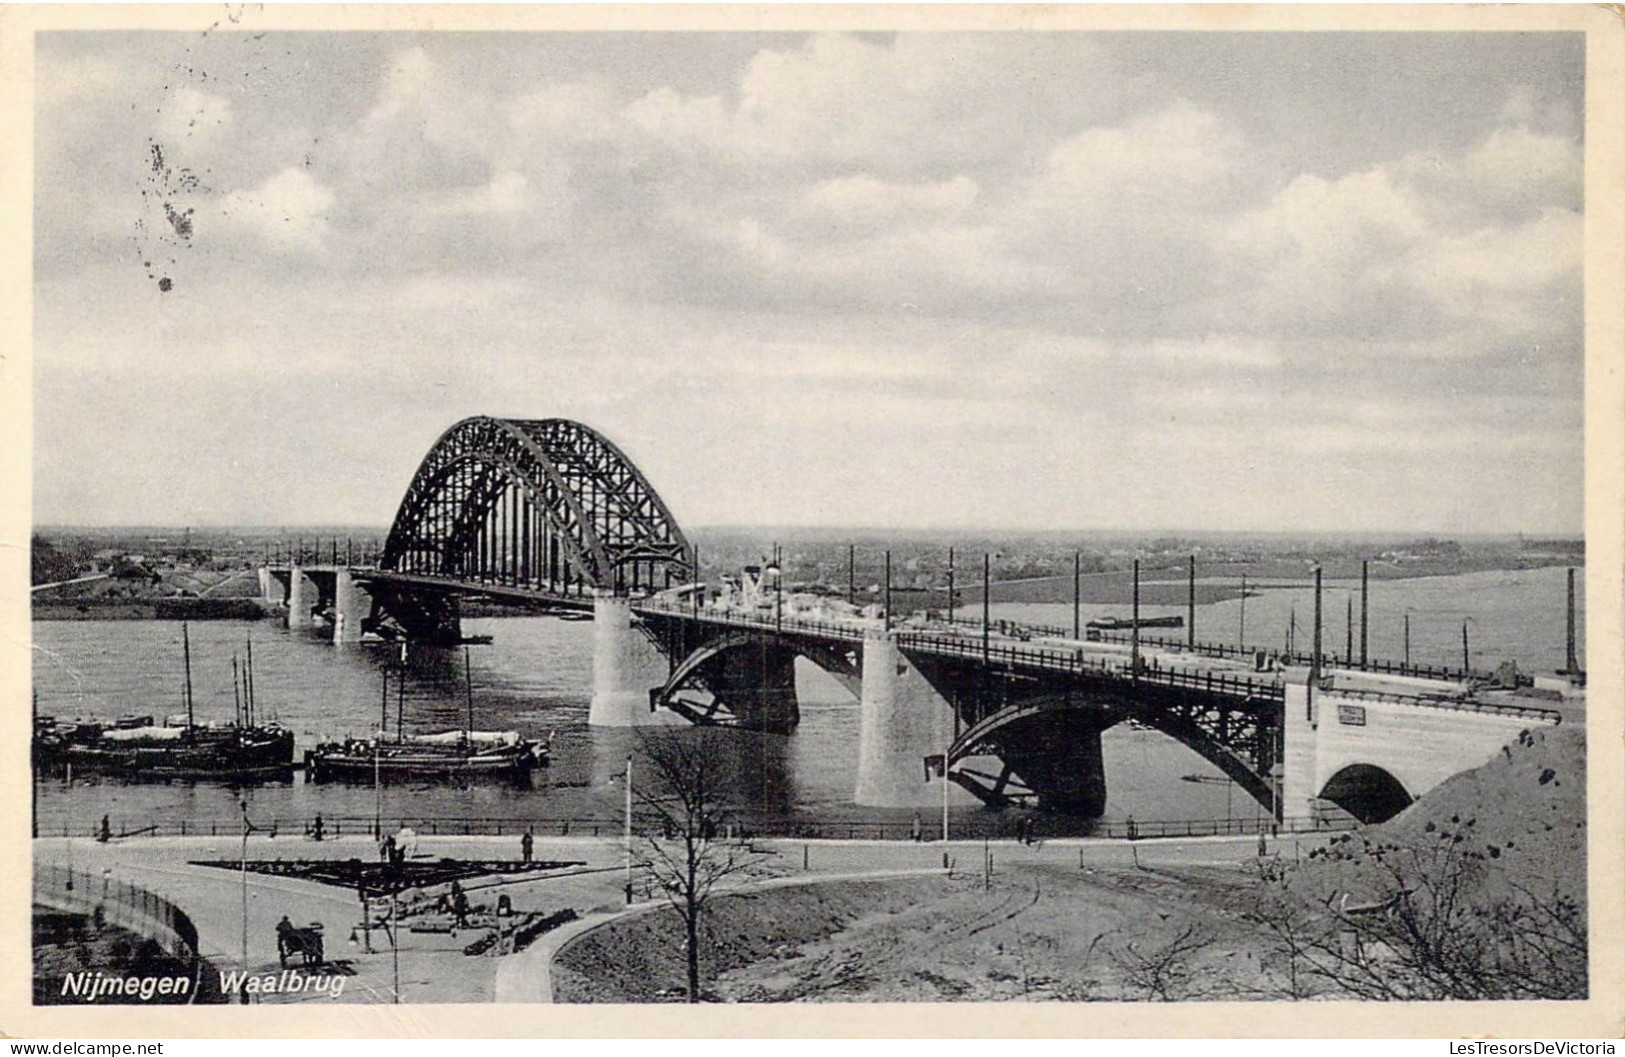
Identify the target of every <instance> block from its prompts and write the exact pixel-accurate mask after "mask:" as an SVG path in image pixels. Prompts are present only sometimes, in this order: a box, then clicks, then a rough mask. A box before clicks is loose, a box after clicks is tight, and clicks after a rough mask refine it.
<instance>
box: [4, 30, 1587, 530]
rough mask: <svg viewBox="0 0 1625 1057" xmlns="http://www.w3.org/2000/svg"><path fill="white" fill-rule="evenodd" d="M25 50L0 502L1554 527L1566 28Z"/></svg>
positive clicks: (1576, 525) (1566, 425)
mask: <svg viewBox="0 0 1625 1057" xmlns="http://www.w3.org/2000/svg"><path fill="white" fill-rule="evenodd" d="M37 39H38V44H37V53H36V56H37V72H36V104H35V105H36V148H35V174H36V178H35V179H36V183H35V260H34V266H35V286H34V292H35V324H34V336H35V348H34V431H35V482H34V493H35V494H34V500H35V507H34V518H35V521H36V523H39V524H170V525H176V524H182V525H184V524H191V525H200V526H201V525H219V524H260V525H279V524H285V525H294V524H312V523H320V524H376V525H384V524H387V523H388V522H389V521H390V520H391V519H392V517H393V515H394V511H395V507H396V505H397V504H398V503H399V501H400V498H401V496H402V495H403V494H404V492H405V490H406V486H407V484H408V482H409V481H410V479H411V476H412V473H413V470H414V469H415V468H416V466H417V463H418V461H419V460H420V459H421V458H422V457H423V456H424V455H425V454H426V453H427V452H428V450H429V449H430V447H431V446H432V445H433V443H434V441H435V439H436V438H437V437H438V436H439V435H440V434H441V433H442V432H444V431H445V430H446V429H447V428H449V427H450V426H451V425H452V424H453V423H455V422H457V421H458V420H460V419H462V418H465V417H467V416H471V415H482V414H483V415H494V416H498V417H515V418H544V417H564V418H572V419H576V420H579V421H581V422H584V423H586V424H588V425H590V426H592V427H594V428H596V429H598V430H599V431H601V432H603V433H604V434H605V435H607V436H608V437H610V438H611V439H612V440H614V441H615V442H616V443H617V444H618V445H619V446H620V447H621V448H622V449H623V450H624V451H626V452H627V453H628V454H629V455H630V456H631V458H632V459H633V460H634V461H635V462H636V463H637V464H638V465H639V466H640V467H641V468H642V469H643V471H644V472H645V474H646V475H647V476H648V477H649V479H650V480H651V481H652V483H653V484H654V486H655V487H656V489H657V490H658V491H659V492H660V493H661V495H662V496H663V497H664V499H665V500H666V502H667V504H668V506H670V507H671V508H672V510H673V512H674V514H675V516H676V517H677V518H678V520H679V521H680V522H682V523H684V524H687V525H718V524H730V525H752V524H764V525H765V524H772V525H802V526H807V527H814V526H818V527H828V526H845V525H850V526H868V527H878V528H886V527H895V528H932V527H936V528H944V529H949V528H952V529H965V528H1000V529H1006V528H1008V529H1034V530H1068V529H1077V530H1085V529H1102V528H1105V529H1129V530H1135V529H1146V530H1153V529H1186V530H1200V531H1210V530H1219V531H1222V530H1234V531H1260V530H1263V531H1297V530H1302V531H1339V530H1342V531H1388V530H1394V531H1417V532H1441V533H1450V532H1461V533H1466V532H1515V531H1526V532H1538V533H1552V532H1557V533H1577V532H1579V531H1580V529H1581V527H1582V517H1583V497H1584V489H1583V481H1582V450H1583V435H1582V429H1583V415H1582V411H1583V404H1584V395H1583V373H1584V371H1583V368H1584V354H1583V328H1582V304H1581V293H1582V290H1581V263H1582V260H1581V252H1582V245H1581V243H1582V239H1581V233H1582V221H1581V217H1582V179H1581V175H1582V149H1583V144H1582V140H1581V132H1582V103H1583V82H1582V74H1583V60H1584V41H1583V38H1582V37H1581V36H1580V35H1578V34H1561V33H1474V34H1435V33H1406V34H1359V33H1341V34H1332V33H1300V34H1264V33H1231V34H1219V33H1213V34H1200V33H1169V32H1161V33H1112V34H1088V33H980V34H976V33H972V34H965V35H951V34H943V33H913V34H890V33H887V34H858V35H809V34H748V33H710V34H691V33H661V34H653V33H620V34H594V33H570V34H562V33H560V34H547V33H522V34H500V35H495V34H480V33H461V34H413V33H364V32H353V33H343V34H339V33H310V32H306V33H292V32H282V31H275V30H271V31H266V32H262V33H257V32H246V31H236V30H235V28H234V27H231V26H224V27H219V28H215V29H212V30H210V31H208V32H190V33H180V32H144V33H135V32H118V33H88V32H76V33H49V34H42V35H41V36H40V37H39V38H37Z"/></svg>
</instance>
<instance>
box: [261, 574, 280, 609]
mask: <svg viewBox="0 0 1625 1057" xmlns="http://www.w3.org/2000/svg"><path fill="white" fill-rule="evenodd" d="M259 572H260V601H261V602H264V603H265V604H266V605H268V606H280V605H281V604H282V600H283V599H284V598H285V597H286V596H285V594H284V593H283V590H282V583H281V581H279V580H278V579H277V578H276V576H275V574H273V573H272V572H271V567H270V566H269V565H262V566H260V569H259Z"/></svg>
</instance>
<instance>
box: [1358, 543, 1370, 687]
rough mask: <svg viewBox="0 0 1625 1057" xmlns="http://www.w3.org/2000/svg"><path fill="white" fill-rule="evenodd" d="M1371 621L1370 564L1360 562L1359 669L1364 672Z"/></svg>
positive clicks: (1364, 560)
mask: <svg viewBox="0 0 1625 1057" xmlns="http://www.w3.org/2000/svg"><path fill="white" fill-rule="evenodd" d="M1370 621H1371V562H1370V560H1368V559H1361V561H1360V669H1361V670H1362V671H1364V670H1365V666H1366V664H1367V663H1368V662H1369V660H1370V658H1369V656H1367V654H1366V632H1367V631H1369V630H1370Z"/></svg>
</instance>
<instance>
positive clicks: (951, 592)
mask: <svg viewBox="0 0 1625 1057" xmlns="http://www.w3.org/2000/svg"><path fill="white" fill-rule="evenodd" d="M953 623H954V549H953V548H952V547H949V548H948V626H949V627H950V628H951V627H953Z"/></svg>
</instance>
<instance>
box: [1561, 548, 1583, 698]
mask: <svg viewBox="0 0 1625 1057" xmlns="http://www.w3.org/2000/svg"><path fill="white" fill-rule="evenodd" d="M1574 614H1575V610H1574V570H1573V569H1572V568H1571V569H1570V570H1569V626H1568V654H1567V658H1566V661H1565V663H1564V665H1563V669H1564V674H1565V675H1568V676H1570V677H1573V676H1576V675H1579V674H1580V658H1579V656H1578V655H1577V653H1576V652H1575V648H1574V644H1575V634H1574V632H1575V627H1574Z"/></svg>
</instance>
